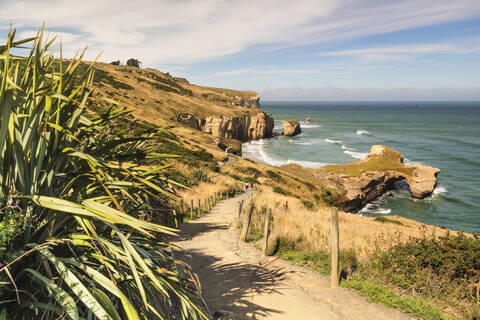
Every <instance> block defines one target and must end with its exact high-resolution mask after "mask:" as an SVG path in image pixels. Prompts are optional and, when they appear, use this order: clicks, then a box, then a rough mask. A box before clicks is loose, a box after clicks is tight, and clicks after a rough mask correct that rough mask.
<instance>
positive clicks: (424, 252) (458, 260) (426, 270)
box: [362, 232, 480, 318]
mask: <svg viewBox="0 0 480 320" xmlns="http://www.w3.org/2000/svg"><path fill="white" fill-rule="evenodd" d="M362 269H363V271H362V273H363V274H364V275H365V276H366V277H367V278H373V277H375V279H376V280H381V281H383V282H385V283H388V284H391V285H395V286H397V287H399V288H401V289H403V290H408V291H410V292H415V293H417V294H423V295H426V296H430V297H436V298H443V299H446V300H448V301H449V302H450V303H452V302H454V301H463V302H464V303H466V304H467V305H468V304H469V305H470V306H471V307H470V308H462V311H463V312H464V314H465V316H466V317H468V318H474V317H479V316H480V306H479V305H478V301H479V298H480V297H479V296H478V292H477V291H475V290H474V289H473V287H472V284H474V283H480V272H479V270H480V240H479V239H475V238H474V237H470V236H467V235H465V234H463V232H460V233H459V234H458V235H451V234H448V233H447V234H446V235H445V236H441V237H436V236H435V235H432V236H428V237H427V236H425V237H423V238H420V239H411V240H410V241H409V242H407V243H404V244H403V243H401V244H398V245H395V246H393V247H391V248H390V249H388V250H386V251H384V252H377V253H376V254H375V255H374V257H373V258H372V259H371V260H370V262H369V263H368V264H367V265H366V266H364V267H363V268H362ZM455 304H458V302H455Z"/></svg>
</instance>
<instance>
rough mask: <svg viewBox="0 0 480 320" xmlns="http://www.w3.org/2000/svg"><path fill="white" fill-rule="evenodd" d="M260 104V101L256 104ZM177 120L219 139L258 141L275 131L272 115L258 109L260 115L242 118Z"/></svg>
mask: <svg viewBox="0 0 480 320" xmlns="http://www.w3.org/2000/svg"><path fill="white" fill-rule="evenodd" d="M256 103H257V104H258V100H257V102H256ZM177 120H178V121H179V122H181V123H183V124H185V125H188V126H190V127H192V128H194V129H197V130H200V131H203V132H205V133H209V134H211V135H213V136H215V137H218V138H232V139H237V140H240V141H249V140H258V139H263V138H267V137H270V136H271V135H272V131H273V126H274V123H273V117H272V115H270V114H268V113H265V112H263V111H262V110H261V109H258V113H253V114H251V115H250V114H248V115H243V116H240V117H229V116H223V115H220V116H207V117H205V118H204V119H202V118H200V119H197V118H196V117H195V116H194V115H191V114H181V115H179V116H178V117H177Z"/></svg>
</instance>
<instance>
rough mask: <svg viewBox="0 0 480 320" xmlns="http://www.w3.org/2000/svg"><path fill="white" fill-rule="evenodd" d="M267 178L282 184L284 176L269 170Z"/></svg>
mask: <svg viewBox="0 0 480 320" xmlns="http://www.w3.org/2000/svg"><path fill="white" fill-rule="evenodd" d="M266 172H267V176H268V177H269V178H270V179H272V180H273V181H276V182H280V181H281V180H282V176H281V175H279V174H278V173H276V172H275V171H272V170H267V171H266Z"/></svg>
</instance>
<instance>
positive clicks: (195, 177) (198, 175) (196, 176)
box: [190, 169, 211, 185]
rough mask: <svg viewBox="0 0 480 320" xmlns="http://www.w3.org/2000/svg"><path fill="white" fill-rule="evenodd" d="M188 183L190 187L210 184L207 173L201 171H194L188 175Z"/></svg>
mask: <svg viewBox="0 0 480 320" xmlns="http://www.w3.org/2000/svg"><path fill="white" fill-rule="evenodd" d="M190 181H191V184H192V185H195V184H198V183H199V182H206V183H210V182H211V180H210V178H209V176H208V174H207V172H206V171H205V170H202V169H197V170H194V171H193V172H192V174H191V175H190Z"/></svg>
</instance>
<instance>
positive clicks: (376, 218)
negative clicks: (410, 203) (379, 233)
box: [374, 217, 403, 226]
mask: <svg viewBox="0 0 480 320" xmlns="http://www.w3.org/2000/svg"><path fill="white" fill-rule="evenodd" d="M374 220H375V221H378V222H383V223H393V224H398V225H401V226H403V223H401V222H400V221H397V220H392V219H388V218H386V217H375V219H374Z"/></svg>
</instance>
